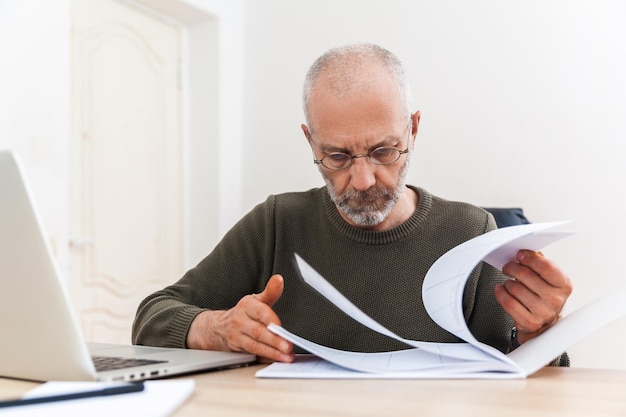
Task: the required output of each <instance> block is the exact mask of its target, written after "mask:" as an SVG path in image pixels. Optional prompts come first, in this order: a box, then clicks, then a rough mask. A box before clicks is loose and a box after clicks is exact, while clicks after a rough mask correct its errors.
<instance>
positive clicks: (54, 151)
mask: <svg viewBox="0 0 626 417" xmlns="http://www.w3.org/2000/svg"><path fill="white" fill-rule="evenodd" d="M69 19H70V14H69V0H58V1H54V2H47V1H40V0H23V1H12V0H0V149H7V148H11V149H14V150H16V151H17V152H18V153H19V155H20V157H21V160H22V162H23V165H24V168H25V170H26V171H27V172H28V173H29V177H30V180H31V181H30V182H31V185H32V191H33V193H34V194H35V195H36V198H37V199H38V200H39V202H40V205H41V207H42V210H41V214H42V220H43V222H44V223H45V224H46V226H47V228H48V231H49V233H50V241H51V243H52V247H53V250H54V251H55V253H56V254H57V256H58V257H59V259H60V263H61V264H62V265H65V264H66V260H67V246H66V245H64V244H63V242H65V241H66V240H67V191H68V189H67V171H68V168H67V143H68V137H69V88H70V87H69V86H70V55H69V54H70V49H69V48H70V31H69Z"/></svg>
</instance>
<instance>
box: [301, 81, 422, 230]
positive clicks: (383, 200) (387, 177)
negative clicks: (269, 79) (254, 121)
mask: <svg viewBox="0 0 626 417" xmlns="http://www.w3.org/2000/svg"><path fill="white" fill-rule="evenodd" d="M309 113H310V123H311V126H310V128H308V127H306V126H303V130H304V131H305V134H306V135H307V138H308V139H309V143H310V145H311V148H312V150H313V153H314V155H315V159H317V160H320V159H322V158H323V157H324V156H326V155H328V154H330V153H332V152H343V153H346V154H348V155H364V154H368V153H370V152H371V151H372V150H374V149H376V148H378V147H383V146H384V147H395V148H397V149H399V150H405V149H409V153H408V154H402V155H401V156H400V158H399V159H398V160H397V161H396V162H395V163H392V164H390V165H375V164H373V163H372V162H371V161H370V160H369V159H368V158H367V157H361V158H354V159H352V163H351V165H350V166H348V167H347V168H345V169H342V170H336V171H333V170H329V169H327V168H325V167H323V166H322V165H318V166H319V167H320V172H321V174H322V177H323V178H324V181H325V182H326V184H327V186H328V190H329V194H330V196H331V198H332V200H333V202H334V203H335V205H336V206H337V208H338V209H339V211H340V213H341V214H342V216H343V217H344V219H346V221H348V222H349V223H351V224H353V225H355V226H359V227H366V228H372V229H378V228H380V227H381V226H384V224H385V221H386V220H388V219H389V218H390V216H391V217H393V215H394V208H395V207H396V202H397V201H398V200H399V199H400V198H401V197H402V194H403V191H404V190H405V185H404V184H405V182H404V181H405V177H406V174H407V170H408V167H409V159H410V158H409V155H410V153H411V151H412V148H413V142H414V137H415V136H414V135H415V132H416V128H417V124H416V123H417V120H418V117H419V115H415V116H414V118H413V119H412V120H409V119H408V117H407V115H406V110H405V109H404V108H403V105H402V101H401V100H400V98H399V94H398V93H397V89H395V88H393V86H390V85H389V82H388V81H387V80H385V79H382V80H381V82H379V83H377V84H376V85H374V86H372V88H368V89H366V90H364V91H356V92H353V93H351V94H347V95H340V96H338V95H337V94H333V92H332V91H331V90H329V89H325V88H324V87H323V86H321V87H318V88H316V90H315V91H314V93H313V94H312V96H311V100H310V104H309Z"/></svg>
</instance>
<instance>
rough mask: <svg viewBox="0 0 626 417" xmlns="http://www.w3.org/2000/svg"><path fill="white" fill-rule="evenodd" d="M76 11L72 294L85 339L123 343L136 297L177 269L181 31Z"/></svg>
mask: <svg viewBox="0 0 626 417" xmlns="http://www.w3.org/2000/svg"><path fill="white" fill-rule="evenodd" d="M72 8H73V16H72V23H73V37H72V39H73V45H72V47H73V50H72V57H73V62H72V88H73V91H72V117H73V131H72V141H71V144H70V148H71V150H72V155H71V163H72V169H71V175H70V177H71V202H70V206H71V210H72V213H71V214H72V215H71V219H70V228H71V230H70V235H71V237H72V239H71V240H70V246H71V248H72V251H71V252H72V253H71V256H70V259H71V265H70V269H71V278H70V288H71V293H72V299H73V300H74V303H75V305H76V308H77V310H78V312H79V316H80V319H81V322H82V324H83V330H84V332H85V336H86V338H87V339H88V340H91V341H106V342H120V343H129V342H130V328H131V324H132V320H133V317H134V314H135V311H136V309H137V306H138V304H139V302H140V301H141V299H143V297H145V296H146V295H147V294H148V293H150V292H152V291H154V290H155V289H157V288H161V287H163V286H165V285H167V284H169V283H171V282H173V281H175V280H176V279H178V278H179V277H180V274H181V272H182V271H181V270H182V253H183V251H182V249H183V248H182V230H183V224H182V206H183V205H182V202H183V196H182V164H181V161H182V152H181V149H182V135H181V121H180V119H181V116H180V114H181V111H180V88H179V87H180V86H179V72H180V71H179V65H180V63H179V56H180V55H179V50H180V35H179V29H178V28H177V27H176V26H172V25H171V24H169V23H166V22H165V21H161V20H160V19H158V18H155V17H154V16H148V15H145V14H143V13H141V12H139V11H137V10H135V9H132V8H130V7H127V6H125V5H124V4H122V3H119V2H116V1H113V0H76V1H74V2H73V3H72Z"/></svg>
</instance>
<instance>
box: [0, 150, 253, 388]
mask: <svg viewBox="0 0 626 417" xmlns="http://www.w3.org/2000/svg"><path fill="white" fill-rule="evenodd" d="M129 338H130V335H129ZM92 355H97V356H101V357H105V360H109V359H110V360H113V359H112V358H135V359H137V361H138V362H139V363H144V362H149V363H148V364H144V365H139V366H133V367H128V368H122V369H116V370H109V371H102V372H97V371H96V368H95V366H94V363H93V361H92ZM254 360H255V356H254V355H249V354H244V353H233V352H215V351H201V350H191V349H168V348H156V347H147V346H132V345H116V344H103V343H89V344H87V343H85V341H84V340H83V337H82V334H81V331H80V327H79V325H78V321H77V318H76V316H75V315H74V312H73V310H72V307H71V303H70V298H69V294H68V292H67V289H66V286H65V283H64V281H63V280H62V279H61V275H60V273H59V269H58V267H57V265H56V262H55V260H54V258H53V256H52V253H51V251H50V247H49V245H48V242H47V239H46V237H45V234H44V233H43V228H42V222H41V219H40V217H39V215H38V212H37V209H36V207H35V204H34V203H33V199H32V196H31V193H30V190H29V187H28V182H27V179H26V177H25V175H24V173H23V170H22V168H21V163H20V162H19V159H18V158H17V156H16V155H15V154H14V153H13V152H11V151H0V376H3V377H11V378H20V379H29V380H36V381H49V380H57V381H59V380H76V381H81V380H126V381H138V380H143V379H154V378H162V377H167V376H172V375H178V374H184V373H190V372H197V371H203V370H210V369H219V368H224V367H230V366H236V365H241V364H246V363H250V362H252V361H254Z"/></svg>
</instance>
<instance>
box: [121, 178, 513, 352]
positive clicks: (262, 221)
mask: <svg viewBox="0 0 626 417" xmlns="http://www.w3.org/2000/svg"><path fill="white" fill-rule="evenodd" d="M412 188H414V187H412ZM414 189H415V191H417V193H418V194H419V203H418V207H417V209H416V210H415V212H414V213H413V215H412V216H411V217H410V218H409V219H408V220H407V221H406V222H404V223H403V224H401V225H400V226H398V227H395V228H393V229H391V230H387V231H383V232H375V231H370V230H363V229H360V228H357V227H353V226H350V225H349V224H347V223H346V222H345V221H344V220H343V219H342V218H341V216H340V215H339V213H338V212H337V208H336V207H335V205H334V204H333V202H332V201H331V199H330V197H329V195H328V192H327V190H326V188H325V187H323V188H317V189H312V190H309V191H306V192H295V193H285V194H281V195H275V196H270V197H268V198H267V200H266V201H265V202H264V203H262V204H259V205H258V206H256V207H255V208H254V209H253V210H252V211H250V212H249V213H248V214H247V215H246V216H244V217H243V218H242V219H241V220H240V221H239V222H238V223H237V224H236V225H235V226H234V227H233V228H232V229H231V230H230V231H229V232H228V233H227V234H226V235H225V236H224V238H223V240H222V241H221V242H220V243H219V244H218V245H217V246H216V247H215V249H214V250H213V251H212V252H211V253H210V254H209V255H208V256H207V257H206V258H205V259H203V260H202V261H201V262H200V263H199V264H198V265H197V266H196V267H195V268H193V269H191V270H189V271H188V272H187V273H186V274H185V275H184V276H183V277H182V278H181V279H180V280H179V281H178V282H176V283H175V284H173V285H171V286H169V287H167V288H165V289H163V290H160V291H157V292H155V293H153V294H152V295H150V296H148V297H147V298H146V299H145V300H144V301H143V302H142V303H141V305H140V306H139V309H138V311H137V316H136V318H135V322H134V324H133V343H136V344H144V345H153V346H169V347H179V348H182V347H185V340H186V335H187V332H188V329H189V326H190V324H191V321H192V320H193V319H194V317H195V316H196V315H197V314H198V313H200V312H201V311H203V310H205V309H211V310H221V309H229V308H231V307H233V306H234V305H235V304H236V303H237V302H238V301H239V300H240V299H241V298H242V297H243V296H245V295H247V294H251V293H257V292H260V291H262V290H263V288H264V287H265V284H266V283H267V281H268V279H269V277H270V276H271V275H272V274H276V273H279V274H282V275H283V277H284V280H285V289H284V293H283V296H282V297H281V299H280V300H279V301H278V302H277V303H276V304H275V305H274V310H275V311H276V313H277V314H278V316H279V317H280V319H281V321H282V325H283V327H285V328H286V329H288V330H290V331H292V332H294V333H296V334H298V335H299V336H302V337H304V338H307V339H309V340H312V341H314V342H317V343H320V344H322V345H326V346H330V347H333V348H338V349H344V350H353V351H364V352H373V351H387V350H396V349H403V348H406V347H407V346H406V345H404V344H402V343H401V342H398V341H396V340H393V339H390V338H388V337H386V336H383V335H380V334H378V333H376V332H374V331H372V330H370V329H368V328H366V327H365V326H363V325H361V324H360V323H357V322H356V321H354V320H353V319H351V318H350V317H348V316H347V315H345V314H344V313H343V312H341V311H339V310H338V309H337V308H336V307H334V306H333V305H332V304H330V302H328V301H327V300H326V299H324V298H323V297H322V296H321V295H319V294H318V293H317V292H316V291H315V290H313V289H312V288H310V287H309V286H308V285H307V284H306V283H305V282H304V281H303V279H302V278H301V276H300V274H299V272H298V269H297V267H296V264H295V259H294V253H298V254H299V255H300V256H301V257H302V258H303V259H304V260H306V261H307V262H308V263H309V264H310V265H311V266H312V267H313V268H314V269H315V270H317V271H318V272H319V273H320V274H321V275H322V276H323V277H325V278H326V279H327V280H328V281H329V282H330V283H331V284H332V285H333V286H335V287H336V288H337V289H338V290H339V291H340V292H342V293H343V294H344V295H345V296H346V297H347V298H348V299H349V300H351V301H352V302H353V303H354V304H356V305H357V306H358V307H359V308H360V309H362V310H363V311H364V312H365V313H367V314H368V315H370V316H371V317H372V318H373V319H375V320H377V321H378V322H379V323H381V324H382V325H384V326H385V327H387V328H389V329H390V330H391V331H393V332H394V333H396V334H398V335H400V336H402V337H404V338H407V339H414V340H424V341H437V342H456V341H458V339H457V338H456V337H455V336H453V335H451V334H450V333H448V332H447V331H445V330H443V329H442V328H440V327H439V326H438V325H437V324H436V323H435V322H433V321H432V319H431V318H430V317H429V316H428V314H427V313H426V310H425V309H424V305H423V303H422V282H423V280H424V277H425V275H426V271H428V268H429V267H430V266H431V265H432V264H433V262H434V261H435V260H436V259H437V258H439V257H440V256H441V255H443V254H444V253H445V252H446V251H448V250H449V249H451V248H453V247H454V246H456V245H458V244H460V243H462V242H464V241H466V240H468V239H471V238H473V237H475V236H477V235H480V234H482V233H485V232H486V231H488V230H491V229H494V228H495V227H496V226H495V222H494V220H493V218H492V217H491V215H490V214H488V213H487V212H485V211H484V210H482V209H480V208H478V207H475V206H472V205H469V204H466V203H460V202H451V201H447V200H444V199H441V198H438V197H435V196H433V195H432V194H430V193H428V192H427V191H425V190H423V189H420V188H414ZM504 279H505V277H504V275H502V273H501V272H500V271H498V270H496V269H494V268H492V267H490V266H489V265H487V264H480V265H479V266H477V267H476V269H475V270H474V272H473V273H472V276H471V277H470V279H469V280H468V283H467V286H466V289H465V296H464V313H465V318H466V320H467V323H468V325H469V328H470V329H471V331H472V333H473V334H474V335H475V336H476V338H477V339H479V340H481V341H483V342H485V343H488V344H490V345H492V346H494V347H496V348H497V349H499V350H501V351H506V350H507V348H508V344H509V339H510V334H511V327H512V325H513V323H512V320H511V318H510V317H509V316H508V315H507V314H506V313H505V312H504V310H503V309H502V308H501V307H500V305H499V304H498V303H497V302H496V300H495V297H494V294H493V287H494V285H495V284H496V283H499V282H502V281H503V280H504ZM451 296H452V295H451Z"/></svg>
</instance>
